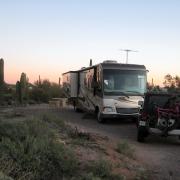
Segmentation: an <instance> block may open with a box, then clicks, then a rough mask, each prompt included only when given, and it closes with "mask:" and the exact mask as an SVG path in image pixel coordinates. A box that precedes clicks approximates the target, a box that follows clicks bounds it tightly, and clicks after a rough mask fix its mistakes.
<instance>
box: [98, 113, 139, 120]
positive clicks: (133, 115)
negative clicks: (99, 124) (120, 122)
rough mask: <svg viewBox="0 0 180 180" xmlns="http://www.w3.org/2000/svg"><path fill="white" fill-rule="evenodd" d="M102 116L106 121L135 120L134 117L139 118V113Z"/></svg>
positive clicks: (104, 114)
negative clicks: (112, 119)
mask: <svg viewBox="0 0 180 180" xmlns="http://www.w3.org/2000/svg"><path fill="white" fill-rule="evenodd" d="M101 116H102V118H105V119H110V118H115V119H118V118H134V117H136V118H137V117H138V116H139V113H133V114H123V113H108V114H106V113H102V114H101Z"/></svg>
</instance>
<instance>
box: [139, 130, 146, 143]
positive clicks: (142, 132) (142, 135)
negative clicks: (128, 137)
mask: <svg viewBox="0 0 180 180" xmlns="http://www.w3.org/2000/svg"><path fill="white" fill-rule="evenodd" d="M145 137H146V133H145V129H144V128H142V127H138V131H137V141H138V142H145Z"/></svg>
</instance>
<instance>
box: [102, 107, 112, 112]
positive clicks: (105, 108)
mask: <svg viewBox="0 0 180 180" xmlns="http://www.w3.org/2000/svg"><path fill="white" fill-rule="evenodd" d="M103 111H104V112H105V113H109V112H114V109H113V108H112V107H104V109H103Z"/></svg>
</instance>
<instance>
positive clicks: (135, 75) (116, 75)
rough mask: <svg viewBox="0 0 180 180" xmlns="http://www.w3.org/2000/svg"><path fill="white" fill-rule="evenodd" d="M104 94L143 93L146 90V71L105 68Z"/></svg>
mask: <svg viewBox="0 0 180 180" xmlns="http://www.w3.org/2000/svg"><path fill="white" fill-rule="evenodd" d="M103 72H104V73H103V79H104V94H105V95H122V94H127V95H130V94H133V95H136V94H137V95H142V94H144V93H145V91H146V71H143V70H119V69H104V71H103Z"/></svg>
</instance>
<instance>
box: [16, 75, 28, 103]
mask: <svg viewBox="0 0 180 180" xmlns="http://www.w3.org/2000/svg"><path fill="white" fill-rule="evenodd" d="M16 95H17V99H18V101H19V102H20V103H24V102H25V101H26V100H27V98H28V79H27V77H26V74H25V73H22V74H21V78H20V81H17V83H16Z"/></svg>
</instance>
